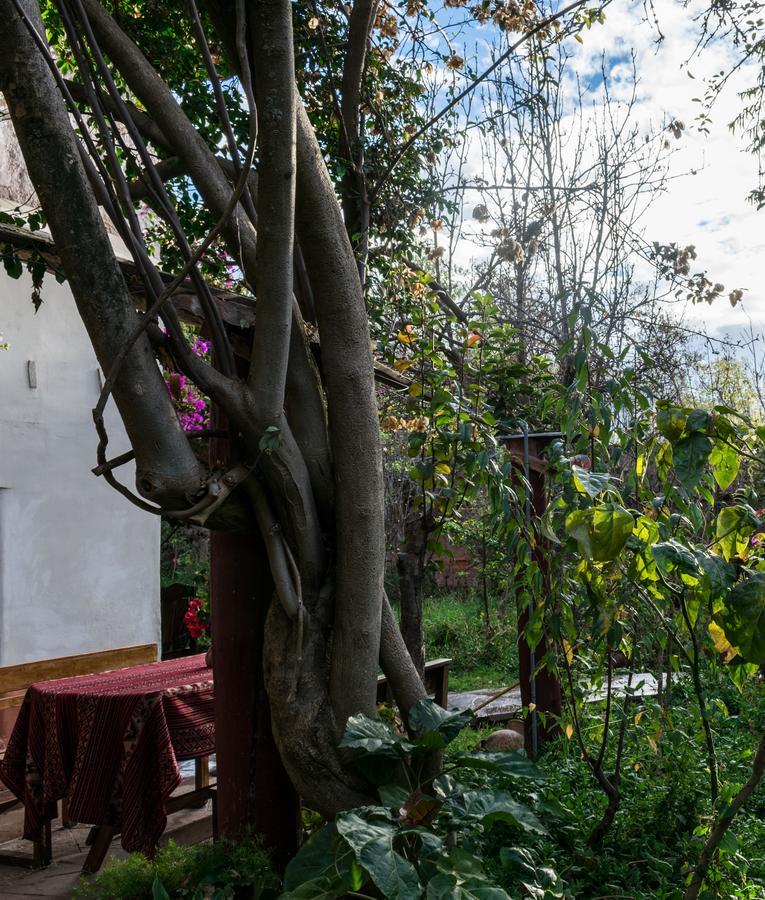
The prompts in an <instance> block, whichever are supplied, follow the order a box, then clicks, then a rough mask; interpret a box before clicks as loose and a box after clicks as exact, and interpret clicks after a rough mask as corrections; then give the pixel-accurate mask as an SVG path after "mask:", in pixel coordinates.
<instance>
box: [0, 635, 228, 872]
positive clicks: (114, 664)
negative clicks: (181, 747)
mask: <svg viewBox="0 0 765 900" xmlns="http://www.w3.org/2000/svg"><path fill="white" fill-rule="evenodd" d="M157 659H158V654H157V645H156V644H137V645H135V646H131V647H119V648H116V649H114V650H99V651H96V652H94V653H80V654H78V655H75V656H58V657H55V658H53V659H39V660H35V661H33V662H28V663H19V664H17V665H13V666H0V756H2V755H4V753H5V748H6V747H7V744H8V738H9V737H10V735H11V732H12V731H13V726H14V724H15V722H16V718H17V717H18V711H19V707H20V706H21V704H22V703H23V701H24V696H25V695H26V692H27V690H28V689H29V688H30V687H31V685H33V684H37V683H38V682H40V681H53V680H55V679H59V678H71V677H73V676H76V675H93V674H97V673H100V672H110V671H112V670H113V669H124V668H127V667H128V666H140V665H146V664H147V663H153V662H157ZM194 788H195V790H194V791H193V792H192V794H189V795H187V796H186V797H183V796H182V797H177V798H175V797H174V798H173V799H172V800H171V802H170V803H169V804H168V812H170V811H175V810H176V809H180V808H182V806H185V805H190V803H193V802H194V801H198V800H201V797H202V796H205V797H206V796H208V795H209V794H210V793H211V788H210V769H209V757H203V758H201V759H197V760H195V776H194ZM192 795H193V796H192ZM182 800H183V801H186V803H180V802H179V801H182ZM20 805H21V803H20V801H19V800H17V799H16V797H14V796H13V795H12V794H11V792H10V791H9V790H7V788H5V786H4V785H3V784H2V782H0V813H3V812H7V811H8V810H10V809H13V808H15V807H17V806H20ZM61 821H62V824H63V826H64V827H65V828H69V827H71V826H72V824H73V823H72V822H71V821H70V820H69V817H68V815H67V809H66V801H65V800H62V802H61ZM33 848H34V849H33V853H32V856H31V857H30V856H25V855H22V854H20V853H0V864H3V865H14V866H25V867H32V868H37V867H41V866H46V865H48V864H49V863H50V861H51V835H50V822H49V823H48V824H47V826H46V828H45V835H44V840H43V841H42V842H34V845H33Z"/></svg>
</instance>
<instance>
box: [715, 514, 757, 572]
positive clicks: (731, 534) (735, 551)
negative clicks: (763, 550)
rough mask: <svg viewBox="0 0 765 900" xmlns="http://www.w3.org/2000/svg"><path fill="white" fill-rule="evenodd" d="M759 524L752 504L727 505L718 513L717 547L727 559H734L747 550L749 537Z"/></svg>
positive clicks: (716, 528) (716, 527)
mask: <svg viewBox="0 0 765 900" xmlns="http://www.w3.org/2000/svg"><path fill="white" fill-rule="evenodd" d="M758 524H759V520H758V518H757V513H755V511H754V510H753V509H752V507H751V506H747V505H746V504H737V505H736V506H726V507H725V508H724V509H721V510H720V512H719V513H718V515H717V524H716V526H715V534H716V537H717V542H716V544H715V547H716V548H717V549H719V551H720V553H722V555H723V556H724V557H725V559H728V560H730V559H733V557H734V556H738V555H739V554H741V553H743V551H744V550H746V548H747V546H748V544H749V537H750V535H752V534H753V533H754V531H755V529H756V528H757V526H758Z"/></svg>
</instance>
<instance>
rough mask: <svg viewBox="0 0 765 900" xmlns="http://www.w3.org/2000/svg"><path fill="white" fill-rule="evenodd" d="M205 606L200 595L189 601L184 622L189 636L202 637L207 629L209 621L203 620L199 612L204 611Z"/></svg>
mask: <svg viewBox="0 0 765 900" xmlns="http://www.w3.org/2000/svg"><path fill="white" fill-rule="evenodd" d="M203 606H204V601H202V600H200V599H199V598H198V597H195V598H194V599H193V600H189V602H188V606H187V608H186V612H185V614H184V616H183V624H184V625H185V626H186V631H188V633H189V637H192V638H195V639H196V638H198V637H201V636H202V635H203V634H204V633H205V632H206V631H207V623H206V622H202V621H201V619H200V618H199V613H200V612H201V611H202V607H203Z"/></svg>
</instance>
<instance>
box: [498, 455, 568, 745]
mask: <svg viewBox="0 0 765 900" xmlns="http://www.w3.org/2000/svg"><path fill="white" fill-rule="evenodd" d="M549 440H550V439H549V438H547V437H530V438H529V472H528V478H529V483H530V485H531V489H532V510H533V514H534V515H536V516H541V515H543V514H544V511H545V509H546V507H547V492H546V490H545V476H544V471H545V463H544V460H543V458H542V454H543V453H544V450H545V448H546V446H547V445H548V444H549ZM508 445H509V450H510V452H511V454H512V457H513V461H514V462H515V463H516V466H517V470H518V471H519V472H521V471H523V467H524V465H525V459H524V453H523V439H522V438H519V439H517V440H513V441H509V442H508ZM535 538H536V539H535V543H534V549H533V550H532V557H533V559H534V561H535V562H536V563H537V565H538V566H539V570H540V573H541V575H542V585H543V589H542V596H540V597H536V598H535V602H536V603H539V602H540V601H544V600H546V598H547V597H549V596H550V593H551V590H552V586H551V584H550V571H549V566H548V553H549V545H548V542H547V541H546V540H545V539H544V538H543V537H542V536H541V535H540V534H539V533H537V534H536V535H535ZM528 621H529V609H528V607H527V608H526V609H524V610H521V611H520V613H519V615H518V663H519V666H518V667H519V679H520V682H521V702H522V703H523V706H524V707H526V708H528V706H529V704H530V703H531V702H532V652H531V648H530V647H529V645H528V643H527V641H526V637H525V629H526V625H527V624H528ZM548 650H549V644H548V642H547V638H546V636H545V634H544V632H543V633H542V637H541V639H540V641H539V643H538V644H537V645H536V647H535V648H534V654H533V655H534V660H535V662H536V666H537V668H538V667H539V663H540V661H541V660H542V659H543V658H544V657H545V655H546V654H547V652H548ZM535 680H536V685H535V687H536V710H537V714H538V718H537V720H538V732H537V735H538V742H539V747H541V746H542V745H543V744H544V742H545V741H546V740H547V739H548V738H550V737H551V736H552V735H553V734H554V733H555V732H556V731H557V729H558V725H557V723H556V722H555V721H554V717H557V718H560V715H561V708H562V700H561V687H560V681H559V680H558V676H557V674H556V673H555V672H554V671H551V670H550V669H548V668H545V669H543V670H541V671H538V672H537V675H536V679H535ZM540 713H542V714H543V715H542V716H539V714H540ZM546 716H549V717H550V719H553V721H551V720H550V719H547V721H545V717H546ZM524 737H525V743H526V747H527V748H528V749H529V752H531V748H532V746H533V741H532V717H531V716H530V715H529V716H526V719H525V735H524Z"/></svg>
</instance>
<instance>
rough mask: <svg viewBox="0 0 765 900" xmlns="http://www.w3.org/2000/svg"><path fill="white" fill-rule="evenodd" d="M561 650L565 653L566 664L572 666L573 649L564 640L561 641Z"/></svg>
mask: <svg viewBox="0 0 765 900" xmlns="http://www.w3.org/2000/svg"><path fill="white" fill-rule="evenodd" d="M563 649H564V650H565V651H566V662H568V664H569V665H572V664H573V662H574V648H573V647H572V646H571V644H569V642H568V641H567V640H566V639H565V638H564V639H563Z"/></svg>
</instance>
